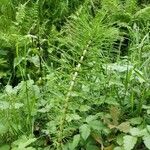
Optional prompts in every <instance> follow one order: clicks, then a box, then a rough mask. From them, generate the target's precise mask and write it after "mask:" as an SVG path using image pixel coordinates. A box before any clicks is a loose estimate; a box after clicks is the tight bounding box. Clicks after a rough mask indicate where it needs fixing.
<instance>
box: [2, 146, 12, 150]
mask: <svg viewBox="0 0 150 150" xmlns="http://www.w3.org/2000/svg"><path fill="white" fill-rule="evenodd" d="M0 150H10V146H9V145H2V146H1V147H0Z"/></svg>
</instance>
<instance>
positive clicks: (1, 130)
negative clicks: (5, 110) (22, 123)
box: [0, 123, 9, 135]
mask: <svg viewBox="0 0 150 150" xmlns="http://www.w3.org/2000/svg"><path fill="white" fill-rule="evenodd" d="M8 130H9V129H8V126H7V125H6V124H5V125H4V124H3V123H0V135H2V134H5V133H7V132H8Z"/></svg>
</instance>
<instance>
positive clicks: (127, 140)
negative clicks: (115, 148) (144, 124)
mask: <svg viewBox="0 0 150 150" xmlns="http://www.w3.org/2000/svg"><path fill="white" fill-rule="evenodd" d="M136 142H137V137H134V136H130V135H126V136H124V137H123V147H124V149H125V150H132V149H133V148H134V146H135V144H136Z"/></svg>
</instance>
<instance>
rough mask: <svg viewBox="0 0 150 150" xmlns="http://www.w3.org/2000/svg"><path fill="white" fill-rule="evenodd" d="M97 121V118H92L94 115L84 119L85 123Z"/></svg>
mask: <svg viewBox="0 0 150 150" xmlns="http://www.w3.org/2000/svg"><path fill="white" fill-rule="evenodd" d="M96 119H97V116H94V115H89V116H88V117H87V118H86V122H87V123H89V122H91V121H93V120H96Z"/></svg>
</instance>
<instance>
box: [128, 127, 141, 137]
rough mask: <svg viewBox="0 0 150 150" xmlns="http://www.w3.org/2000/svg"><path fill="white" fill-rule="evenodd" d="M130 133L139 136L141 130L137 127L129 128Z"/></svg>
mask: <svg viewBox="0 0 150 150" xmlns="http://www.w3.org/2000/svg"><path fill="white" fill-rule="evenodd" d="M130 134H131V135H132V136H138V137H140V136H141V130H140V129H139V128H131V129H130Z"/></svg>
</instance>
